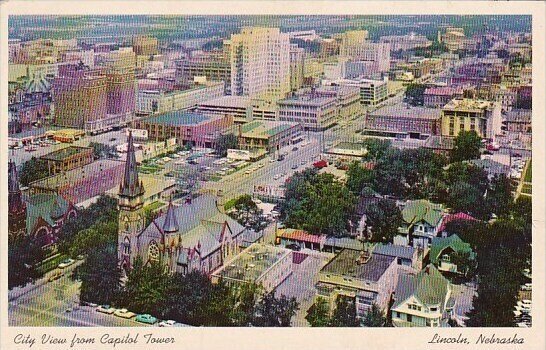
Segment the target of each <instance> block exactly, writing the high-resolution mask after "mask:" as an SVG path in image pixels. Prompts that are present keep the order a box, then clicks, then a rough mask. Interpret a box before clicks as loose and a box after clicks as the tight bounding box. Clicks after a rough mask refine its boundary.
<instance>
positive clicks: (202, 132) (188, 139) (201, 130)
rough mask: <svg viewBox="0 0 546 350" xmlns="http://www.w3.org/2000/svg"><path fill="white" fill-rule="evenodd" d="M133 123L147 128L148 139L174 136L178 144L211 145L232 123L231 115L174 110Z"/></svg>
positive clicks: (140, 127)
mask: <svg viewBox="0 0 546 350" xmlns="http://www.w3.org/2000/svg"><path fill="white" fill-rule="evenodd" d="M134 124H135V125H134V127H135V128H137V129H145V130H147V131H148V137H149V139H150V140H156V141H164V140H167V139H170V138H173V137H174V138H176V140H177V143H178V144H179V145H187V144H190V145H192V146H196V147H213V146H214V144H215V142H216V138H217V137H218V136H219V135H220V134H221V133H223V132H224V131H226V130H227V129H228V128H230V127H231V126H232V125H233V117H232V116H230V115H224V116H216V117H209V116H206V115H204V114H202V113H195V112H185V111H174V112H169V113H165V114H160V115H156V116H152V117H148V118H144V119H140V120H137V121H135V123H134Z"/></svg>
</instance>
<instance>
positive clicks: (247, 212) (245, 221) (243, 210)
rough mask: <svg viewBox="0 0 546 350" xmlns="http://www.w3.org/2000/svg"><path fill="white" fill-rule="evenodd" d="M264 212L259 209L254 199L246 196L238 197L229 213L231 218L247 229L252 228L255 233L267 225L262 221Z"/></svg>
mask: <svg viewBox="0 0 546 350" xmlns="http://www.w3.org/2000/svg"><path fill="white" fill-rule="evenodd" d="M262 214H263V210H262V209H260V208H258V206H257V205H256V203H254V201H253V200H252V197H251V196H250V195H248V194H244V195H242V196H240V197H238V198H237V199H236V200H235V201H234V203H233V206H232V210H230V212H229V216H230V217H232V218H233V219H235V220H237V222H238V223H240V224H241V225H243V226H245V227H249V228H252V229H253V230H255V231H261V230H263V229H264V228H265V226H266V225H267V224H264V223H265V221H264V220H263V219H262Z"/></svg>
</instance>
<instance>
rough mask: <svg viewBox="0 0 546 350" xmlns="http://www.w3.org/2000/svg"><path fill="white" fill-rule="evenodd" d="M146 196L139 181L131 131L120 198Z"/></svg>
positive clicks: (128, 138)
mask: <svg viewBox="0 0 546 350" xmlns="http://www.w3.org/2000/svg"><path fill="white" fill-rule="evenodd" d="M142 194H144V186H143V184H142V182H141V181H139V180H138V170H137V162H136V156H135V145H134V143H133V133H132V131H131V130H129V136H128V137H127V160H126V161H125V171H124V176H123V182H122V183H121V187H120V190H119V195H120V196H125V197H136V196H140V195H142Z"/></svg>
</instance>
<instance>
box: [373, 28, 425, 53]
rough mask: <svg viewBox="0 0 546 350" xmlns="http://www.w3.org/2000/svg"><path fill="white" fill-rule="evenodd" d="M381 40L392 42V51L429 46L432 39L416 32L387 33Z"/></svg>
mask: <svg viewBox="0 0 546 350" xmlns="http://www.w3.org/2000/svg"><path fill="white" fill-rule="evenodd" d="M379 42H382V43H389V44H391V52H396V51H407V50H411V49H415V48H417V47H429V46H431V45H432V41H430V40H428V39H427V37H426V36H424V35H419V34H415V33H410V34H408V35H387V36H382V37H381V38H379Z"/></svg>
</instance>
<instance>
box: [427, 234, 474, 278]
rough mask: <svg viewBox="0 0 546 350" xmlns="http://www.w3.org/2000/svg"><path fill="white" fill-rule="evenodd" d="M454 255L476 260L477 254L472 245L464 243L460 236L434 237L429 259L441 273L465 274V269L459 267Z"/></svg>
mask: <svg viewBox="0 0 546 350" xmlns="http://www.w3.org/2000/svg"><path fill="white" fill-rule="evenodd" d="M453 255H461V256H467V257H468V259H470V260H474V259H475V255H476V254H475V253H474V252H473V251H472V248H471V247H470V244H468V243H466V242H465V241H463V240H462V239H461V238H460V237H459V236H458V235H456V234H454V235H451V236H449V237H434V238H433V239H432V244H431V247H430V252H429V259H430V262H431V263H432V264H434V266H436V267H437V268H438V270H439V271H441V272H448V273H457V274H464V273H466V271H464V270H463V269H464V268H463V267H461V266H457V264H456V261H455V259H452V257H453Z"/></svg>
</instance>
